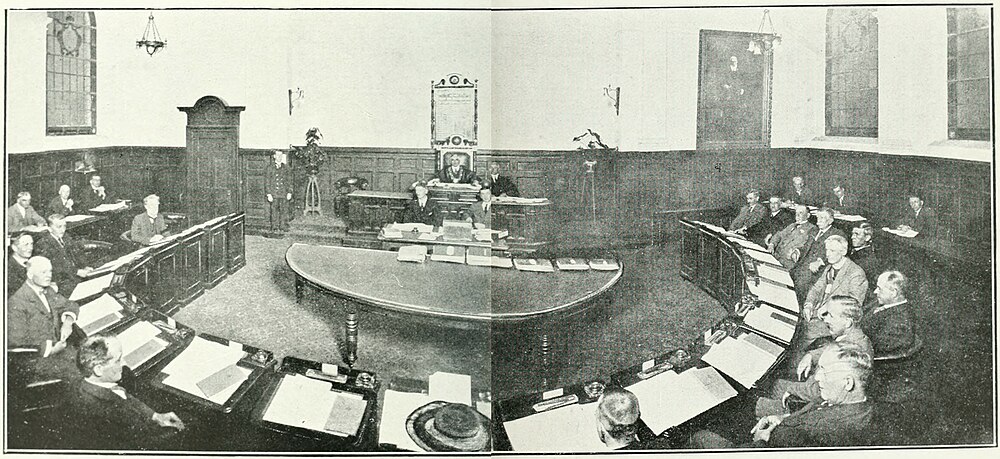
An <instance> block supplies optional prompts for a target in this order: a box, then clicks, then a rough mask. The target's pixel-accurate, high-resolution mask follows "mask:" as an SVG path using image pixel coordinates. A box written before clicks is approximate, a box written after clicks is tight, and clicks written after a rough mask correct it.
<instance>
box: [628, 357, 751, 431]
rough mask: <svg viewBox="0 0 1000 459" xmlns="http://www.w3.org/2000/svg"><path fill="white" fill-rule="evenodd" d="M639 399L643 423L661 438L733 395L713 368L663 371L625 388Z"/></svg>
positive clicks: (731, 388)
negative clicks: (665, 433) (667, 432)
mask: <svg viewBox="0 0 1000 459" xmlns="http://www.w3.org/2000/svg"><path fill="white" fill-rule="evenodd" d="M626 389H628V390H630V391H631V392H632V393H633V394H635V396H636V397H638V398H639V406H640V407H641V408H642V420H643V421H645V422H646V425H647V426H649V428H650V430H652V431H653V433H654V434H656V435H660V434H662V433H663V432H665V431H666V430H667V429H669V428H671V427H675V426H678V425H680V424H682V423H684V422H686V421H688V420H690V419H692V418H694V417H695V416H697V415H699V414H701V413H704V412H705V411H708V410H709V409H711V408H713V407H715V406H716V405H718V404H720V403H722V402H724V401H726V400H729V399H730V398H732V397H735V396H736V389H733V387H732V386H730V385H729V383H727V382H726V380H725V379H723V378H722V375H720V374H719V372H718V371H716V370H715V368H712V367H705V368H701V369H695V368H692V369H689V370H687V371H685V372H683V373H681V374H677V373H675V372H673V371H672V370H671V371H666V372H663V373H661V374H659V375H656V376H653V377H652V378H649V379H646V380H644V381H639V382H637V383H635V384H633V385H631V386H628V387H626Z"/></svg>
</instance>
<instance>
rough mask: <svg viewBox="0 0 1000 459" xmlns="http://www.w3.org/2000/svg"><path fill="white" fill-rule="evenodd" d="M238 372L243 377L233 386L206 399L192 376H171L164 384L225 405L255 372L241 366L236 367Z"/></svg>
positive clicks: (165, 379) (164, 380)
mask: <svg viewBox="0 0 1000 459" xmlns="http://www.w3.org/2000/svg"><path fill="white" fill-rule="evenodd" d="M236 371H238V372H239V373H241V374H242V377H240V378H239V379H238V380H236V381H235V382H234V383H233V384H232V385H231V386H229V387H227V388H225V389H222V390H220V391H219V392H217V393H216V394H215V395H214V396H212V397H205V393H204V392H203V391H202V390H201V389H200V388H199V387H198V384H197V381H193V380H192V379H193V378H190V377H189V376H190V375H185V374H183V373H181V374H175V375H170V376H168V377H166V378H164V379H163V384H166V385H168V386H170V387H173V388H175V389H180V390H182V391H184V392H187V393H189V394H191V395H194V396H196V397H200V398H203V399H205V400H208V401H210V402H212V403H216V404H219V405H223V404H225V403H226V401H227V400H229V398H230V397H232V396H233V394H234V393H236V390H237V389H239V388H240V385H241V384H243V381H246V379H247V378H248V377H250V373H252V372H253V371H252V370H250V369H249V368H243V367H239V366H238V367H236Z"/></svg>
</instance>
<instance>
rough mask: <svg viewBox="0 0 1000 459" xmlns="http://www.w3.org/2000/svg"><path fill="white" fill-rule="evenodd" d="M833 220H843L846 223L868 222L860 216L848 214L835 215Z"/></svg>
mask: <svg viewBox="0 0 1000 459" xmlns="http://www.w3.org/2000/svg"><path fill="white" fill-rule="evenodd" d="M833 218H834V219H836V220H843V221H845V222H863V221H865V220H868V219H867V218H865V217H862V216H860V215H847V214H840V215H834V216H833Z"/></svg>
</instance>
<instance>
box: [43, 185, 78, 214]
mask: <svg viewBox="0 0 1000 459" xmlns="http://www.w3.org/2000/svg"><path fill="white" fill-rule="evenodd" d="M69 193H70V188H69V185H62V186H60V187H59V195H57V196H55V197H54V198H52V200H51V201H49V208H48V211H49V215H52V214H62V215H73V204H74V202H73V199H71V198H70V197H69Z"/></svg>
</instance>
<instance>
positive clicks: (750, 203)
mask: <svg viewBox="0 0 1000 459" xmlns="http://www.w3.org/2000/svg"><path fill="white" fill-rule="evenodd" d="M746 198H747V204H746V205H745V206H743V207H742V208H740V214H739V215H737V216H736V218H735V219H733V222H732V223H730V224H729V231H732V232H734V233H740V234H743V235H746V234H748V233H749V231H750V230H751V229H752V228H754V227H755V226H757V225H758V224H760V222H761V221H763V220H764V213H765V212H764V206H763V205H761V204H760V203H759V202H757V201H758V200H759V199H760V193H758V192H757V190H750V192H748V193H747V195H746Z"/></svg>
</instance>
